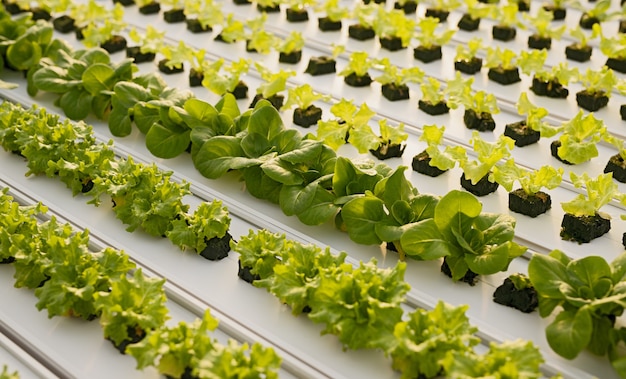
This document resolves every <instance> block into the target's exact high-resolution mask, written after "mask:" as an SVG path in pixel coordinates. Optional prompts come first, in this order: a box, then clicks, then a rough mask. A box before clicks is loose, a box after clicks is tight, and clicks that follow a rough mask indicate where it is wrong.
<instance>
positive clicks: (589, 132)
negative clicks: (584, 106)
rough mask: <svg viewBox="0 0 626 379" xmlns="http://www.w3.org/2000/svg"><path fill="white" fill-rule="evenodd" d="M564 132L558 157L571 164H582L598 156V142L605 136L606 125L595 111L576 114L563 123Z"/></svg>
mask: <svg viewBox="0 0 626 379" xmlns="http://www.w3.org/2000/svg"><path fill="white" fill-rule="evenodd" d="M561 130H562V134H561V135H560V136H559V139H558V141H559V142H560V146H559V147H558V148H557V154H558V157H559V158H560V159H562V160H564V161H566V162H569V163H571V164H580V163H583V162H587V161H588V160H590V159H592V158H594V157H597V156H598V148H597V143H598V142H600V141H601V140H602V139H603V138H605V136H606V134H607V130H606V126H605V124H604V122H603V121H602V120H601V119H597V118H596V117H595V116H594V114H593V113H589V114H587V115H584V113H583V111H582V110H580V111H579V112H578V113H577V114H576V116H574V117H573V118H571V119H570V120H569V121H566V122H564V123H563V124H561Z"/></svg>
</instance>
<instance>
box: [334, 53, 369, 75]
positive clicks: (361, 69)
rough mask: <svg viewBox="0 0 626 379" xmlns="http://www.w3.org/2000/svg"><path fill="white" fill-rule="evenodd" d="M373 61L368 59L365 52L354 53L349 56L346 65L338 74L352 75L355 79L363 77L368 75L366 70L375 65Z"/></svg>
mask: <svg viewBox="0 0 626 379" xmlns="http://www.w3.org/2000/svg"><path fill="white" fill-rule="evenodd" d="M375 63H376V62H375V60H374V59H372V58H370V56H369V54H368V53H367V52H365V51H355V52H353V53H351V54H350V57H349V58H348V64H347V65H346V67H345V68H344V69H343V70H341V71H340V72H339V75H340V76H348V75H350V74H354V75H356V76H357V77H363V76H366V75H369V74H368V70H369V69H370V68H372V67H373V66H374V65H375Z"/></svg>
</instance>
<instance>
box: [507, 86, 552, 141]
mask: <svg viewBox="0 0 626 379" xmlns="http://www.w3.org/2000/svg"><path fill="white" fill-rule="evenodd" d="M515 106H516V108H517V113H518V114H520V115H522V116H524V115H525V116H526V120H525V123H526V126H527V127H529V128H531V129H532V130H534V131H537V132H539V133H540V135H541V137H547V138H549V137H552V136H554V135H556V134H557V133H558V132H560V131H561V130H562V127H555V126H552V125H550V124H548V123H547V122H546V121H543V119H544V118H545V117H546V116H547V115H548V110H547V109H545V108H542V107H538V106H536V105H535V104H533V103H531V102H530V100H529V99H528V95H527V94H526V92H522V93H520V95H519V99H518V100H517V103H516V104H515Z"/></svg>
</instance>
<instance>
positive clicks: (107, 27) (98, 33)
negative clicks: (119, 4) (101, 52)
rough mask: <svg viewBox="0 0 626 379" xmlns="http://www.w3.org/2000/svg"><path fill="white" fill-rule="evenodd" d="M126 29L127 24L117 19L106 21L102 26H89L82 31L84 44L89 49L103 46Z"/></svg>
mask: <svg viewBox="0 0 626 379" xmlns="http://www.w3.org/2000/svg"><path fill="white" fill-rule="evenodd" d="M125 28H126V23H125V22H124V21H123V20H118V19H116V18H113V19H106V20H104V22H103V23H102V24H94V23H92V24H89V25H87V27H86V28H85V29H83V31H82V32H83V36H84V39H83V44H84V45H85V46H86V47H89V48H93V47H97V46H101V45H102V44H103V43H104V42H106V41H109V40H110V39H111V38H112V37H113V36H115V35H118V34H120V33H121V32H122V31H123V30H124V29H125Z"/></svg>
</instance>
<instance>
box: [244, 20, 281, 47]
mask: <svg viewBox="0 0 626 379" xmlns="http://www.w3.org/2000/svg"><path fill="white" fill-rule="evenodd" d="M266 21H267V13H262V14H261V16H259V17H257V18H254V19H251V20H248V21H247V23H246V26H247V27H248V29H249V30H250V31H249V33H248V34H247V35H246V51H248V52H257V53H259V54H263V55H267V54H269V53H270V52H271V51H272V49H274V48H275V47H276V45H277V44H278V43H279V42H278V37H277V36H275V35H274V34H273V33H271V32H268V31H267V30H266V29H265V22H266Z"/></svg>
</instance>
